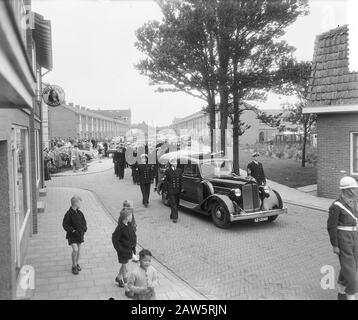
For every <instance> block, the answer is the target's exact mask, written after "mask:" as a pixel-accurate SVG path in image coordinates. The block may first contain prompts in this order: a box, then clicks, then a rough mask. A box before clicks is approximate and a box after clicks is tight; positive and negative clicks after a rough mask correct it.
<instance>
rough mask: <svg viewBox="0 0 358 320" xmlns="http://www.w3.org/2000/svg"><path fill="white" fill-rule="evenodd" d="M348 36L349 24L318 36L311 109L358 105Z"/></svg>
mask: <svg viewBox="0 0 358 320" xmlns="http://www.w3.org/2000/svg"><path fill="white" fill-rule="evenodd" d="M348 36H349V30H348V26H347V25H345V26H342V27H338V28H336V29H333V30H330V31H328V32H325V33H323V34H321V35H318V36H317V38H316V41H315V48H314V56H313V64H312V74H311V80H310V87H309V94H308V100H309V101H308V106H311V107H317V106H339V105H346V106H347V105H354V104H358V72H350V71H349V46H348V45H349V39H348Z"/></svg>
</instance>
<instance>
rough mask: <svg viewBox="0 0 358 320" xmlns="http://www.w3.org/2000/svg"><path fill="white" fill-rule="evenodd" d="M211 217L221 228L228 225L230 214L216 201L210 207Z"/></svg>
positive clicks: (225, 227)
mask: <svg viewBox="0 0 358 320" xmlns="http://www.w3.org/2000/svg"><path fill="white" fill-rule="evenodd" d="M211 218H212V219H213V222H214V224H215V225H216V226H217V227H219V228H222V229H227V228H229V227H230V214H229V212H228V211H227V209H226V208H225V207H224V206H222V205H221V204H220V203H218V202H216V203H215V204H214V205H213V206H212V208H211Z"/></svg>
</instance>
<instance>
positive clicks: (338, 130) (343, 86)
mask: <svg viewBox="0 0 358 320" xmlns="http://www.w3.org/2000/svg"><path fill="white" fill-rule="evenodd" d="M348 43H349V28H348V26H342V27H338V28H336V29H334V30H331V31H328V32H325V33H323V34H321V35H318V36H317V38H316V42H315V49H314V56H313V70H312V77H311V82H310V89H309V90H310V91H309V97H308V99H309V102H308V106H307V108H306V109H305V111H304V112H305V113H316V114H317V116H318V119H317V134H318V139H317V146H318V173H317V175H318V176H317V180H318V181H317V182H318V195H319V196H323V197H330V198H334V197H336V196H337V194H338V192H339V189H338V184H339V180H340V178H341V177H342V176H344V175H351V176H355V177H357V178H358V72H352V71H351V70H350V61H349V60H350V59H349V47H348Z"/></svg>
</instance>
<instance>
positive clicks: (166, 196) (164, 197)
mask: <svg viewBox="0 0 358 320" xmlns="http://www.w3.org/2000/svg"><path fill="white" fill-rule="evenodd" d="M162 201H163V203H164V205H166V206H168V207H169V200H168V194H167V193H166V192H162Z"/></svg>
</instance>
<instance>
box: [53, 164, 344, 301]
mask: <svg viewBox="0 0 358 320" xmlns="http://www.w3.org/2000/svg"><path fill="white" fill-rule="evenodd" d="M49 186H66V187H80V188H86V189H89V190H92V191H94V192H95V193H96V194H97V195H98V197H99V198H100V199H101V201H102V202H103V203H104V204H105V206H106V208H107V209H108V211H109V212H111V214H112V215H113V216H116V215H117V214H118V212H119V209H120V207H121V204H122V201H123V200H125V199H130V200H133V201H134V203H135V215H136V220H137V222H138V225H139V227H138V241H139V243H140V244H143V243H145V244H146V246H148V247H150V248H151V250H152V252H153V254H154V255H155V257H156V258H157V259H158V260H159V261H160V262H161V263H162V264H164V265H165V266H167V267H168V268H169V269H170V270H172V271H173V272H174V273H175V274H177V275H179V276H180V277H181V278H183V279H185V280H186V281H187V282H189V283H190V284H191V285H192V286H193V287H195V288H196V289H197V290H198V291H200V292H201V293H203V294H204V295H205V296H207V297H209V298H218V299H335V298H336V291H334V290H322V289H321V287H320V280H321V278H322V276H323V275H321V273H320V269H321V267H322V266H324V265H332V266H334V267H335V268H336V270H338V261H337V259H336V257H335V256H334V255H333V254H332V253H331V247H330V244H329V240H328V235H327V232H326V219H327V215H326V213H324V212H322V211H316V210H309V209H307V208H301V207H297V206H293V205H288V209H289V214H288V215H287V216H281V217H280V218H279V219H278V220H277V221H276V222H275V223H272V224H268V223H263V224H247V223H240V224H236V225H234V226H233V227H232V228H231V229H229V230H221V229H218V228H216V227H215V226H214V225H213V224H212V222H211V220H210V219H209V218H207V217H203V216H199V215H197V214H194V213H192V212H187V211H185V212H184V211H183V210H181V212H180V221H179V223H178V224H177V225H174V224H173V223H171V222H170V221H169V208H167V207H165V206H163V205H162V203H161V201H160V197H159V196H158V195H156V194H152V195H151V204H150V207H149V208H148V209H144V208H143V207H142V205H141V199H140V192H139V187H138V186H133V184H132V183H131V180H130V170H126V179H125V180H124V181H119V180H118V179H116V178H115V177H114V175H113V172H112V171H111V170H108V171H105V172H102V173H101V174H94V175H88V176H83V177H63V178H56V179H53V180H52V181H51V182H50V183H49ZM283 189H285V188H283ZM290 189H291V188H290ZM293 190H295V189H293ZM291 191H292V190H290V192H291ZM292 195H293V193H292ZM305 195H306V194H305ZM306 199H309V198H304V199H303V200H302V202H305V201H306ZM318 200H319V199H318ZM307 204H308V205H310V203H307Z"/></svg>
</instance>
